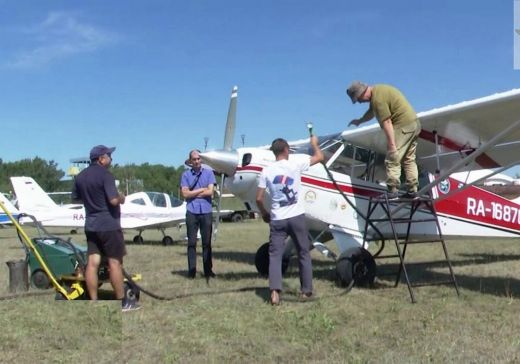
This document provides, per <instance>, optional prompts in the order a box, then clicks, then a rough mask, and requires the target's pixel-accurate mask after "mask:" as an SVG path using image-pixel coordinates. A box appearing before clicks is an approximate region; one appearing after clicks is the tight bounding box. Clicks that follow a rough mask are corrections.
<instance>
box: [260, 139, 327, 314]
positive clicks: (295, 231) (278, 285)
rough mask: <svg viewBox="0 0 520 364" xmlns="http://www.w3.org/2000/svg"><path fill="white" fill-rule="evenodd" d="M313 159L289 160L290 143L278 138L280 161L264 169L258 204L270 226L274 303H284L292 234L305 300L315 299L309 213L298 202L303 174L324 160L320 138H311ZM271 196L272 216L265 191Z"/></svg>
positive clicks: (275, 143) (276, 146)
mask: <svg viewBox="0 0 520 364" xmlns="http://www.w3.org/2000/svg"><path fill="white" fill-rule="evenodd" d="M310 144H311V146H312V149H313V155H312V157H308V159H307V158H306V159H304V160H298V161H297V160H289V144H288V143H287V141H286V140H284V139H281V138H278V139H275V140H274V141H273V143H272V145H271V150H272V151H273V153H274V155H275V157H276V162H275V163H273V164H272V165H270V166H268V167H266V168H264V170H263V171H262V174H261V176H260V181H259V183H258V189H257V191H256V204H257V205H258V209H259V210H260V213H261V214H262V219H263V220H264V221H265V222H267V223H269V226H270V239H269V240H270V244H269V288H270V290H271V304H273V305H277V304H279V303H280V292H281V291H282V256H283V251H284V245H285V239H286V238H287V235H289V236H290V237H291V238H292V240H293V241H294V245H295V247H296V251H297V252H298V263H299V270H300V285H301V297H302V298H304V299H305V298H309V297H311V296H312V262H311V256H310V254H309V246H310V242H309V237H308V230H307V226H306V224H305V210H304V208H303V206H302V205H301V203H299V202H298V197H299V190H300V183H301V172H303V171H306V170H307V169H309V166H312V165H313V164H316V163H319V162H321V161H322V160H323V153H322V151H321V149H320V147H319V145H318V138H316V136H314V135H313V136H311V139H310ZM266 188H267V189H268V190H269V193H270V195H271V213H270V214H269V213H268V212H267V210H266V208H265V206H264V193H265V189H266Z"/></svg>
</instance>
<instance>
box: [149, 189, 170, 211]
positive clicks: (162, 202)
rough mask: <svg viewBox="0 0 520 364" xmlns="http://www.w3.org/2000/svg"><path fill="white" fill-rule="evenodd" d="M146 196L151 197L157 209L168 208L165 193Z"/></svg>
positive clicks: (151, 193)
mask: <svg viewBox="0 0 520 364" xmlns="http://www.w3.org/2000/svg"><path fill="white" fill-rule="evenodd" d="M146 194H147V195H148V197H150V200H151V201H152V205H154V206H156V207H166V198H165V195H164V193H159V192H147V193H146Z"/></svg>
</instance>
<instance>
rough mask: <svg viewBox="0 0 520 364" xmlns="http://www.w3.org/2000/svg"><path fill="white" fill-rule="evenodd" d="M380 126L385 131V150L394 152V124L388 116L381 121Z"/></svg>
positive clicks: (395, 148) (395, 147)
mask: <svg viewBox="0 0 520 364" xmlns="http://www.w3.org/2000/svg"><path fill="white" fill-rule="evenodd" d="M381 128H382V129H383V131H384V132H385V136H386V151H387V153H389V152H396V151H397V146H396V145H395V135H394V125H393V124H392V119H390V118H388V119H386V120H384V121H382V122H381Z"/></svg>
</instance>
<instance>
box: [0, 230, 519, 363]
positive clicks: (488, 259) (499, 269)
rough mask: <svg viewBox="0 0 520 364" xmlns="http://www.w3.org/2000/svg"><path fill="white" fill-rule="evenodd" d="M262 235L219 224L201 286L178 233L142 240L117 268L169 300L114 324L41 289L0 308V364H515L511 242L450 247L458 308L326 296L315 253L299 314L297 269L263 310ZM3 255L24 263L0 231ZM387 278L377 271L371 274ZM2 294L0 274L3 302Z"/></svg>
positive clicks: (422, 293)
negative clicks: (170, 240) (309, 289)
mask: <svg viewBox="0 0 520 364" xmlns="http://www.w3.org/2000/svg"><path fill="white" fill-rule="evenodd" d="M27 231H28V232H29V234H30V235H31V236H34V235H32V234H34V230H32V229H27ZM267 234H268V229H267V225H265V224H263V223H262V222H260V221H251V220H250V221H247V222H244V223H239V224H231V223H228V224H221V229H220V235H219V238H218V241H217V243H216V245H215V246H214V270H215V272H216V273H217V275H218V277H217V278H216V279H214V280H211V281H210V282H209V284H207V283H206V281H205V279H203V278H202V277H200V276H199V277H197V279H195V280H188V279H187V278H185V275H186V264H187V263H186V246H185V243H184V241H182V239H181V238H182V232H174V238H176V239H178V240H179V241H178V242H177V244H176V245H174V246H168V247H164V246H162V245H161V244H160V243H159V239H160V234H159V233H155V232H145V234H144V237H145V240H146V239H149V238H151V239H152V240H156V242H151V243H150V242H149V243H147V244H144V245H135V244H132V243H128V245H127V249H128V256H127V258H126V260H125V266H126V269H127V270H128V271H130V272H138V273H141V274H142V275H143V279H142V281H141V284H142V285H143V286H144V287H146V288H147V289H150V290H152V291H153V292H156V293H158V294H161V295H165V296H176V297H177V299H175V300H172V301H159V300H154V299H151V298H149V297H147V296H142V297H141V304H142V306H143V309H141V310H140V311H136V312H129V313H125V314H121V312H120V306H119V304H118V302H114V301H104V302H97V303H93V302H89V301H73V302H66V301H55V300H54V295H53V293H52V292H51V291H50V290H49V291H47V293H45V292H44V294H43V295H40V296H31V297H21V298H20V297H19V298H16V299H8V300H2V301H0V325H1V326H2V330H0V351H1V354H0V355H1V356H0V362H18V363H35V362H53V363H54V362H56V363H61V362H63V363H71V362H75V363H89V362H96V363H105V362H106V363H109V362H110V363H153V362H155V363H172V362H181V363H182V362H183V363H188V362H189V363H201V362H204V363H208V362H217V363H221V362H225V363H227V362H240V363H255V362H259V363H260V362H261V363H266V362H291V363H296V362H322V363H331V362H334V363H336V362H338V363H339V362H385V363H411V362H413V363H416V362H504V363H507V362H520V319H519V318H518V315H519V313H520V306H519V302H518V297H519V295H520V245H519V244H520V240H518V239H516V240H513V239H510V240H504V241H494V242H483V241H450V242H449V245H448V248H449V251H450V254H451V257H452V261H453V263H454V268H455V273H456V276H457V279H458V282H459V285H460V288H461V296H460V297H457V295H456V293H455V290H454V289H453V287H452V286H432V287H423V288H417V289H415V292H416V296H417V299H418V303H417V304H412V303H410V298H409V295H408V291H407V288H406V285H405V284H402V283H401V284H400V285H399V286H398V287H397V288H394V287H393V285H392V279H393V278H392V277H387V278H384V279H383V278H381V279H379V278H378V279H377V280H376V284H375V287H374V288H371V289H361V288H354V289H353V290H352V291H351V292H350V293H348V294H345V291H344V290H343V289H341V288H339V287H337V286H336V285H335V266H334V263H333V262H331V261H329V260H327V259H326V258H323V257H321V256H320V255H319V253H317V252H313V253H312V256H313V264H314V277H315V279H314V285H315V290H316V295H317V298H316V299H315V300H314V301H312V302H305V303H303V302H299V301H298V299H297V293H298V289H299V280H298V274H297V267H296V264H295V262H293V263H292V264H291V268H290V270H289V273H288V275H287V276H286V277H285V279H284V284H285V291H284V294H283V296H282V304H281V305H280V306H278V307H271V306H270V305H269V304H268V303H267V299H268V296H269V291H268V289H267V280H266V279H263V278H260V277H258V275H257V273H256V269H255V267H254V265H253V261H254V253H255V251H256V249H257V248H258V246H259V244H260V243H261V242H264V241H266V240H267ZM131 237H132V235H131V234H128V235H127V236H126V238H127V240H128V241H131ZM73 240H74V241H76V242H80V241H82V240H83V235H82V234H80V235H76V236H73ZM199 250H200V249H199ZM0 256H1V258H2V259H3V261H4V262H5V261H8V260H11V259H20V258H22V257H23V251H22V250H21V249H20V245H19V243H18V240H17V238H16V234H15V232H14V231H13V230H12V229H0ZM439 258H440V246H431V247H425V246H420V247H419V246H412V247H410V248H409V252H408V259H409V261H410V262H412V261H414V262H415V261H418V262H420V261H424V260H430V259H439ZM396 267H397V266H396V262H391V261H385V262H384V263H383V262H381V263H380V264H379V266H378V269H379V270H380V271H381V272H383V271H390V270H392V269H394V270H395V269H396ZM201 268H202V263H201V261H200V258H199V271H200V269H201ZM409 270H410V273H411V276H412V280H418V279H421V278H432V279H445V278H446V274H447V270H446V269H445V268H443V267H441V266H437V265H435V266H425V265H423V264H410V265H409ZM199 274H200V273H199ZM106 286H107V287H105V286H103V287H102V288H106V289H107V290H109V289H110V287H109V285H106ZM7 288H8V269H7V266H5V265H4V269H1V270H0V296H4V295H8V292H7ZM35 291H37V290H35V289H33V288H31V290H30V292H35Z"/></svg>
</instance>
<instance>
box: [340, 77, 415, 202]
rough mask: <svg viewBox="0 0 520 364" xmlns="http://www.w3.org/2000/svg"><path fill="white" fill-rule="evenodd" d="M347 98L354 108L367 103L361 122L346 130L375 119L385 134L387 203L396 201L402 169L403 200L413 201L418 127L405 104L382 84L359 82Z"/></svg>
mask: <svg viewBox="0 0 520 364" xmlns="http://www.w3.org/2000/svg"><path fill="white" fill-rule="evenodd" d="M347 95H348V96H349V97H350V99H351V100H352V103H353V104H354V103H356V102H363V103H364V102H368V103H370V106H369V108H368V110H367V112H365V114H364V115H363V116H362V117H361V118H359V119H354V120H352V121H351V122H350V123H349V126H350V125H355V126H359V125H360V124H362V123H365V122H367V121H369V120H371V119H373V118H374V117H376V119H377V121H378V122H379V125H380V126H381V129H383V131H384V133H385V136H386V141H387V150H386V158H385V167H386V177H387V180H386V186H387V188H388V198H389V199H390V200H396V199H398V198H399V195H398V190H399V186H400V185H401V168H402V169H404V174H405V177H406V194H405V195H404V196H403V198H416V197H417V187H418V186H419V178H418V171H417V163H416V162H415V152H416V149H417V138H418V137H419V133H420V132H421V124H420V122H419V119H417V114H416V113H415V111H414V109H413V108H412V106H411V105H410V103H409V102H408V100H406V98H405V97H404V95H403V94H402V93H401V92H400V91H399V90H398V89H396V88H395V87H393V86H390V85H383V84H378V85H373V86H369V85H367V84H364V83H362V82H359V81H354V82H352V84H351V85H350V87H349V88H348V89H347Z"/></svg>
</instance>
